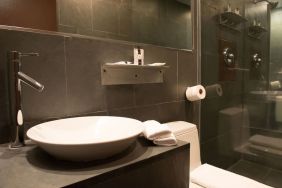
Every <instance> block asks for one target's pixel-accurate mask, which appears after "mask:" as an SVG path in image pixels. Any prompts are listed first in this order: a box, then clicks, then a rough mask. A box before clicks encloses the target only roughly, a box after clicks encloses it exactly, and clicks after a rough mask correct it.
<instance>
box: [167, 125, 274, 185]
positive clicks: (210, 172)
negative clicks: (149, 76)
mask: <svg viewBox="0 0 282 188" xmlns="http://www.w3.org/2000/svg"><path fill="white" fill-rule="evenodd" d="M166 125H168V126H169V127H170V129H171V130H172V132H173V133H174V135H175V136H176V138H177V139H178V140H182V141H186V142H189V143H190V188H210V187H212V188H233V187H234V188H270V187H269V186H267V185H264V184H262V183H259V182H257V181H254V180H252V179H249V178H246V177H244V176H241V175H237V174H235V173H232V172H229V171H226V170H223V169H220V168H217V167H214V166H212V165H208V164H202V163H201V158H200V145H199V136H198V130H197V126H196V125H194V124H191V123H188V122H185V121H175V122H169V123H166Z"/></svg>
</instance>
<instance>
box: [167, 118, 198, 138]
mask: <svg viewBox="0 0 282 188" xmlns="http://www.w3.org/2000/svg"><path fill="white" fill-rule="evenodd" d="M165 124H166V125H167V126H169V128H170V129H171V131H172V132H173V134H175V135H176V136H177V135H180V134H184V133H188V132H191V131H195V130H197V126H196V125H195V124H192V123H188V122H186V121H173V122H168V123H165Z"/></svg>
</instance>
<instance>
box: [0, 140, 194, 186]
mask: <svg viewBox="0 0 282 188" xmlns="http://www.w3.org/2000/svg"><path fill="white" fill-rule="evenodd" d="M188 148H189V144H188V143H186V142H182V141H178V145H177V146H173V147H161V146H155V145H152V144H151V143H150V142H148V141H146V140H145V139H144V138H139V139H138V141H137V142H136V143H135V144H134V145H132V146H131V147H130V148H128V149H127V150H126V151H124V152H123V153H121V154H118V155H117V156H115V157H112V158H109V159H107V160H99V161H93V162H87V163H77V162H67V161H61V160H58V159H55V158H53V157H52V156H50V155H48V154H47V153H45V152H44V151H43V150H41V149H40V148H38V147H36V146H35V145H34V144H33V143H32V142H28V143H27V146H25V147H23V148H20V149H17V150H10V149H9V148H8V145H7V144H4V145H0V187H1V188H2V187H3V188H6V187H8V188H10V187H11V188H14V187H15V188H16V187H24V188H34V187H36V188H49V187H64V186H69V185H74V184H77V183H78V182H82V181H85V180H89V179H91V181H92V180H93V181H95V182H96V181H97V182H98V183H99V182H101V181H104V180H106V179H108V178H111V177H112V176H115V175H118V174H119V173H123V172H125V171H126V170H129V169H132V168H137V167H138V166H140V165H143V164H146V163H150V162H152V161H153V160H159V159H163V158H165V157H166V156H167V155H171V154H173V153H174V152H179V151H183V150H188Z"/></svg>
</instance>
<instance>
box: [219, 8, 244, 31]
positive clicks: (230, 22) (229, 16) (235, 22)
mask: <svg viewBox="0 0 282 188" xmlns="http://www.w3.org/2000/svg"><path fill="white" fill-rule="evenodd" d="M247 21H248V20H247V19H246V18H244V17H243V16H241V15H239V14H236V13H234V12H223V13H221V14H220V15H219V24H220V25H223V26H225V27H228V28H230V29H233V30H235V31H239V32H240V29H239V26H240V25H241V24H242V23H245V22H247Z"/></svg>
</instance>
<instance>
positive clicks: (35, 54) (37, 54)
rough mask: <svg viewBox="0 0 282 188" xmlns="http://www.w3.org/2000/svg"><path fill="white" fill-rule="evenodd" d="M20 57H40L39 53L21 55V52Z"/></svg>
mask: <svg viewBox="0 0 282 188" xmlns="http://www.w3.org/2000/svg"><path fill="white" fill-rule="evenodd" d="M20 56H21V57H28V56H39V53H34V52H31V53H21V52H20Z"/></svg>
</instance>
